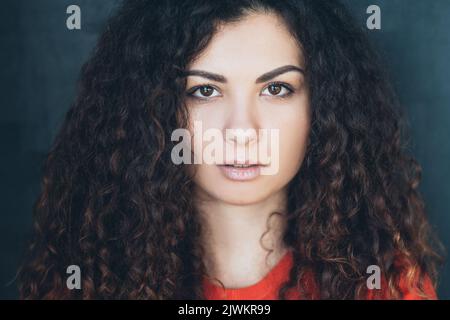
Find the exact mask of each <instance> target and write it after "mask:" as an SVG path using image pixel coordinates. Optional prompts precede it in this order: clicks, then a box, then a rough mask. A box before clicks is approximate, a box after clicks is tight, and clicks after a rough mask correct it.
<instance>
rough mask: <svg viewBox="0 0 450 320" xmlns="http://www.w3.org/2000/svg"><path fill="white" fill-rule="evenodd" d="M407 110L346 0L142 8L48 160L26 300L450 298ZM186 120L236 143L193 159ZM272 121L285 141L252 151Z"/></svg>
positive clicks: (138, 4)
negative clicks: (441, 287)
mask: <svg viewBox="0 0 450 320" xmlns="http://www.w3.org/2000/svg"><path fill="white" fill-rule="evenodd" d="M400 116H401V114H400V111H399V107H398V104H397V102H396V99H395V96H394V94H393V92H392V90H391V87H390V86H389V84H388V82H387V80H386V76H385V75H384V73H383V71H382V69H381V67H380V65H379V63H378V62H377V56H376V55H375V54H374V52H373V49H372V48H371V47H370V45H369V44H368V42H367V40H366V38H365V37H364V35H363V33H362V32H360V31H359V29H358V28H357V27H356V26H355V25H354V24H353V23H351V18H350V16H349V14H348V13H347V12H346V10H345V8H344V7H343V6H342V5H341V4H339V3H338V2H337V1H317V0H314V1H311V0H297V1H295V0H292V1H282V2H281V1H271V0H254V1H252V0H238V1H237V0H236V1H235V0H230V1H200V0H198V1H196V0H191V1H173V0H172V1H169V0H166V1H149V0H138V1H127V2H125V3H124V4H123V6H122V7H121V8H120V10H119V12H118V13H117V14H116V15H115V16H114V17H113V18H111V20H110V22H109V23H108V26H107V28H106V31H105V32H104V33H103V35H102V36H101V38H100V40H99V43H98V46H97V48H96V50H95V52H94V54H93V56H92V57H91V58H90V60H89V61H88V62H87V63H86V64H85V65H84V67H83V70H82V77H81V80H80V87H79V92H78V97H77V100H76V102H75V103H74V105H73V106H72V108H71V109H70V110H69V112H68V114H67V117H66V119H65V122H64V124H63V126H62V128H61V130H60V132H59V135H58V136H57V139H56V141H55V143H54V145H53V147H52V150H51V151H50V153H49V155H48V159H47V162H46V166H45V174H44V178H43V189H42V193H41V195H40V198H39V199H38V201H37V203H36V207H35V215H36V216H35V228H34V230H35V236H34V239H33V241H32V242H31V247H30V250H29V254H28V257H27V260H26V261H25V263H24V265H23V267H22V268H21V270H20V291H21V295H22V297H23V298H46V299H61V298H62V299H64V298H69V299H72V298H73V299H78V298H82V299H93V298H95V299H99V298H100V299H180V298H185V299H222V298H223V299H378V298H380V299H410V298H411V299H419V298H428V299H433V298H436V293H435V289H434V286H435V283H436V268H437V263H438V261H439V255H438V254H437V252H436V251H435V249H433V246H434V244H433V241H432V235H433V234H432V232H431V231H430V227H429V225H428V223H427V220H426V216H425V212H424V205H423V202H422V200H421V198H420V195H419V192H418V182H419V174H420V168H419V166H418V165H417V164H416V162H415V161H414V160H413V159H412V158H411V157H410V156H409V155H407V153H406V151H405V148H404V145H403V143H402V141H403V135H402V134H401V133H402V131H401V130H402V127H401V121H400V120H401V117H400ZM195 123H200V124H201V129H200V131H195V130H194V126H195ZM180 128H185V129H186V130H188V132H190V133H192V134H193V135H192V136H191V138H192V141H190V142H192V149H189V152H191V153H192V154H193V155H194V156H195V157H196V158H197V159H198V158H199V157H200V158H202V156H203V153H202V152H203V151H204V150H205V149H206V143H205V141H207V139H206V140H202V139H199V140H196V139H198V137H199V133H200V136H201V135H203V133H205V132H207V131H208V130H214V129H215V130H219V132H220V133H224V132H225V131H226V130H228V129H231V134H224V135H222V137H223V138H222V139H221V140H220V139H219V142H222V146H224V145H233V146H234V147H236V150H237V151H236V154H234V155H231V156H230V154H229V153H227V152H225V154H224V155H222V156H218V155H217V154H216V156H215V159H214V160H215V161H213V163H204V162H202V161H200V162H198V163H197V162H196V163H194V164H190V163H187V162H182V163H181V164H180V163H178V162H177V161H174V157H173V155H174V152H173V151H174V150H175V149H174V148H176V146H177V142H178V141H177V140H176V139H175V140H174V139H173V133H174V132H175V131H176V130H177V129H180ZM239 129H245V130H241V131H239ZM248 129H251V130H248ZM261 129H262V130H268V131H270V132H275V133H276V135H275V136H274V137H275V138H274V139H273V140H274V142H275V144H271V147H270V148H269V149H268V150H269V156H270V157H269V158H268V159H270V161H269V162H263V161H262V160H261V159H256V160H252V161H253V162H252V161H250V158H249V157H248V156H247V155H246V153H245V152H242V151H243V150H245V149H246V150H250V151H251V152H253V151H254V150H256V149H258V148H260V147H262V144H263V139H262V135H260V134H259V133H258V134H255V132H259V131H258V130H261ZM194 131H195V132H194ZM277 137H278V138H277ZM220 148H221V147H219V148H218V149H216V150H220ZM186 154H187V152H186V151H185V153H184V154H183V156H186ZM238 155H240V156H238ZM242 155H243V156H242ZM275 164H276V166H275V167H274V165H275ZM268 168H271V169H274V168H275V170H274V171H273V170H272V171H270V170H268V171H267V172H271V173H270V174H263V170H265V169H268ZM69 265H78V266H79V267H80V270H81V290H76V289H75V290H69V289H68V288H67V286H66V279H67V276H68V275H67V274H66V268H67V267H68V266H69ZM371 268H375V269H374V270H379V271H380V279H378V280H379V281H376V280H375V282H374V284H375V286H374V287H371V286H370V285H368V284H369V282H370V281H369V280H370V279H369V277H370V276H371V273H368V270H372V269H371ZM377 268H378V269H377ZM375 276H376V274H375ZM377 282H378V284H377Z"/></svg>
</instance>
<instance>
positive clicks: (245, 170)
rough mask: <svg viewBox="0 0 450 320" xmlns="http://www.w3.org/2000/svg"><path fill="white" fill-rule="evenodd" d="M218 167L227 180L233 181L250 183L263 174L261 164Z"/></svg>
mask: <svg viewBox="0 0 450 320" xmlns="http://www.w3.org/2000/svg"><path fill="white" fill-rule="evenodd" d="M218 167H219V169H220V170H221V172H222V174H223V175H224V176H225V177H226V178H227V179H230V180H233V181H250V180H253V179H256V178H257V177H258V176H259V175H260V174H261V165H259V164H225V165H219V166H218Z"/></svg>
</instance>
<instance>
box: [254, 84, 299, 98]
mask: <svg viewBox="0 0 450 320" xmlns="http://www.w3.org/2000/svg"><path fill="white" fill-rule="evenodd" d="M293 91H294V90H293V89H291V88H290V86H289V85H287V84H283V83H276V82H275V83H270V84H269V85H268V86H267V87H265V89H264V90H263V92H262V95H264V96H274V97H287V96H289V95H290V94H291V93H292V92H293Z"/></svg>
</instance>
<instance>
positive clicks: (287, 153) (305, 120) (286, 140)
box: [270, 103, 310, 175]
mask: <svg viewBox="0 0 450 320" xmlns="http://www.w3.org/2000/svg"><path fill="white" fill-rule="evenodd" d="M270 119H272V120H271V122H272V124H271V125H270V126H271V127H274V128H279V129H280V131H279V132H280V139H279V141H280V144H279V164H280V173H281V174H282V175H295V173H297V171H298V169H299V168H300V166H301V164H302V161H303V159H304V156H305V152H306V148H307V144H308V140H309V130H310V116H309V106H308V104H306V103H305V104H297V105H295V106H286V108H284V109H283V112H278V115H275V114H274V115H272V117H271V118H270Z"/></svg>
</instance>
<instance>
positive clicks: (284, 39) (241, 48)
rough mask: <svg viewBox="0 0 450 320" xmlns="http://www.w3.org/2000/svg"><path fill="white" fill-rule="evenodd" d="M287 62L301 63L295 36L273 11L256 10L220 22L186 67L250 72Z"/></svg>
mask: <svg viewBox="0 0 450 320" xmlns="http://www.w3.org/2000/svg"><path fill="white" fill-rule="evenodd" d="M287 64H291V65H297V66H300V67H302V66H303V54H302V52H301V49H300V47H299V45H298V44H297V41H296V39H295V38H294V37H293V36H292V35H291V34H290V32H289V30H288V29H287V27H286V25H285V24H284V22H283V20H282V19H281V18H279V17H278V16H277V15H275V14H269V13H258V14H251V15H247V16H246V17H244V18H243V19H242V20H240V21H239V22H234V23H227V24H223V25H221V26H220V27H219V28H218V31H217V33H216V34H215V35H214V37H213V38H212V40H211V42H210V43H209V45H208V46H207V47H206V49H205V50H204V51H203V52H202V53H201V54H200V55H199V57H198V58H197V59H196V60H195V61H193V62H192V63H191V64H190V66H189V69H204V70H208V71H213V72H218V73H221V74H228V75H233V74H236V75H238V74H242V73H245V74H249V75H250V74H253V73H258V74H260V73H262V72H265V71H267V70H272V69H274V68H277V67H279V66H282V65H287Z"/></svg>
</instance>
